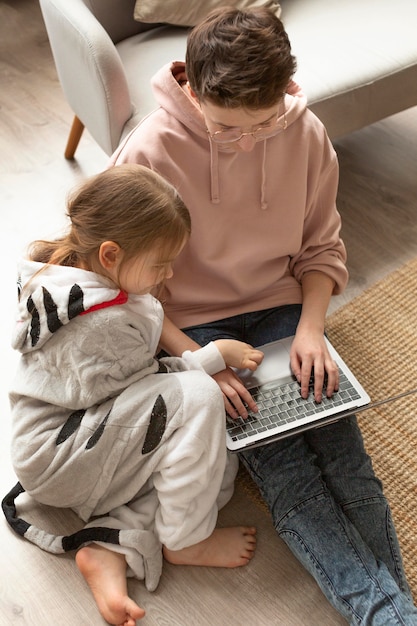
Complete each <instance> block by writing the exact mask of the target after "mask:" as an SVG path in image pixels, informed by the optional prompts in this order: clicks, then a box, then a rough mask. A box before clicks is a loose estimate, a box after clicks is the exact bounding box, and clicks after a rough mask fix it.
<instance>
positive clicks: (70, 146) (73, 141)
mask: <svg viewBox="0 0 417 626" xmlns="http://www.w3.org/2000/svg"><path fill="white" fill-rule="evenodd" d="M83 130H84V124H83V123H82V122H81V121H80V120H79V119H78V117H77V116H76V115H74V120H73V122H72V126H71V130H70V134H69V137H68V141H67V146H66V148H65V152H64V155H65V158H66V159H73V158H74V154H75V151H76V149H77V146H78V144H79V142H80V139H81V135H82V134H83Z"/></svg>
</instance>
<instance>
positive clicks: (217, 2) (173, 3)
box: [134, 0, 281, 26]
mask: <svg viewBox="0 0 417 626" xmlns="http://www.w3.org/2000/svg"><path fill="white" fill-rule="evenodd" d="M225 5H227V6H233V7H235V8H237V9H247V8H253V7H257V6H262V7H267V8H269V9H271V10H272V11H275V12H276V14H277V16H278V17H279V16H280V14H281V7H280V5H279V3H278V2H277V1H276V0H228V1H227V2H225V0H200V1H199V2H178V0H136V3H135V10H134V18H135V20H137V21H138V22H144V23H147V24H174V25H176V26H195V24H197V23H198V22H200V21H201V20H202V19H203V18H205V16H206V15H208V13H210V11H212V10H213V9H216V8H218V7H222V6H225Z"/></svg>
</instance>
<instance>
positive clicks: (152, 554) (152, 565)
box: [1, 482, 162, 591]
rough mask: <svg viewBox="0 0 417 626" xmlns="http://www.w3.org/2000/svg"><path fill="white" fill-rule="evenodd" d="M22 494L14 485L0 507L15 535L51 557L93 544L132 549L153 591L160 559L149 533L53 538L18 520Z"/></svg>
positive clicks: (95, 529) (89, 532) (111, 531)
mask: <svg viewBox="0 0 417 626" xmlns="http://www.w3.org/2000/svg"><path fill="white" fill-rule="evenodd" d="M22 493H25V489H24V488H23V487H22V485H21V483H20V482H18V483H16V485H15V486H14V487H13V489H11V490H10V491H9V493H8V494H7V495H6V496H5V497H4V498H3V500H2V503H1V506H2V509H3V513H4V515H5V518H6V521H7V523H8V524H9V526H10V527H11V528H12V529H13V530H14V532H15V533H16V534H17V535H20V536H21V537H23V538H24V539H27V540H28V541H30V542H31V543H33V544H35V545H37V546H38V547H39V548H41V549H42V550H45V551H46V552H51V553H52V554H63V553H65V552H71V551H72V550H78V549H79V548H81V547H82V546H84V545H87V544H89V543H93V542H94V543H102V544H113V545H114V546H122V547H125V548H132V547H134V548H135V550H137V551H138V552H139V553H140V554H141V555H142V557H143V561H144V568H145V582H146V587H147V589H148V590H149V591H153V590H154V589H156V587H157V585H158V582H159V578H160V575H161V571H162V555H161V550H160V544H159V542H158V541H157V539H156V537H154V536H153V534H151V533H149V531H145V530H120V529H118V528H106V527H105V526H90V527H87V528H82V529H81V530H78V531H76V532H74V533H72V534H70V535H54V534H52V533H48V532H47V531H46V530H43V529H41V528H38V527H36V526H34V525H33V524H31V523H29V522H27V521H26V520H24V519H23V518H21V517H18V515H17V510H16V499H17V498H18V497H19V496H20V495H21V494H22Z"/></svg>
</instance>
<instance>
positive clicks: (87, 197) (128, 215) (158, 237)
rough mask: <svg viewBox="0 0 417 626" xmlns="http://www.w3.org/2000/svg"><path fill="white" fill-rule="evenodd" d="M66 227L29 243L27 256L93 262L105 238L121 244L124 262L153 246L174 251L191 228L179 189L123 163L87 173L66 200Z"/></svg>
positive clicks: (93, 264) (44, 260)
mask: <svg viewBox="0 0 417 626" xmlns="http://www.w3.org/2000/svg"><path fill="white" fill-rule="evenodd" d="M67 214H68V217H69V219H70V222H71V224H70V227H69V229H68V231H67V233H66V234H65V235H64V236H63V237H61V238H60V239H57V240H55V241H46V240H38V241H35V242H33V243H32V244H31V247H30V259H31V260H32V261H39V262H41V263H47V264H53V265H67V266H74V267H79V266H82V267H85V266H87V267H88V268H89V269H90V268H91V269H93V270H94V268H96V266H97V262H98V251H99V248H100V245H101V243H103V242H104V241H114V242H115V243H117V244H118V245H119V246H120V248H121V249H122V250H123V253H124V256H123V262H125V261H128V260H129V259H132V258H133V257H134V256H136V255H138V254H142V253H147V252H149V251H151V250H153V251H154V250H155V248H156V249H157V251H158V250H160V253H161V258H167V256H168V257H169V256H171V255H172V256H175V255H176V254H177V253H178V252H179V250H180V247H181V246H182V244H183V242H184V240H185V239H186V238H187V237H188V236H189V234H190V232H191V219H190V214H189V212H188V209H187V208H186V206H185V205H184V203H183V201H182V199H181V198H180V196H179V194H178V193H177V191H176V190H175V189H174V187H172V185H170V184H169V183H168V182H166V181H165V180H164V179H163V178H162V177H161V176H160V175H159V174H156V173H155V172H153V171H152V170H150V169H148V168H146V167H143V166H141V165H134V164H124V165H119V166H117V167H113V168H111V169H108V170H106V171H104V172H101V173H100V174H97V175H96V176H93V177H91V178H89V179H87V180H86V181H85V182H84V183H83V184H82V185H81V186H80V187H79V188H78V189H76V190H75V191H74V192H73V193H72V194H71V195H70V196H69V199H68V202H67Z"/></svg>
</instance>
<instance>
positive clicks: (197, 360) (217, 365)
mask: <svg viewBox="0 0 417 626" xmlns="http://www.w3.org/2000/svg"><path fill="white" fill-rule="evenodd" d="M182 358H183V359H184V360H185V361H186V362H187V363H189V364H190V365H191V366H192V365H193V363H194V364H197V365H198V366H200V367H201V368H202V369H203V370H204V371H205V372H207V374H210V376H212V375H213V374H217V372H221V370H224V369H225V367H226V363H225V362H224V359H223V357H222V355H221V353H220V350H219V349H218V348H217V346H216V344H215V343H214V342H213V341H210V343H208V344H207V345H206V346H204V348H200V349H199V350H195V351H194V352H191V351H190V350H186V351H185V352H183V354H182ZM194 367H195V365H194Z"/></svg>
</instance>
